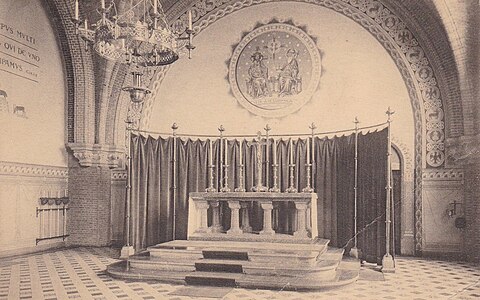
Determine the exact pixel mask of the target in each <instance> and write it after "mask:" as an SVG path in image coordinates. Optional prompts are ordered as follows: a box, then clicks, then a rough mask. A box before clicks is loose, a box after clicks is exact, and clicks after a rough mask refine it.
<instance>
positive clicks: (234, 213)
mask: <svg viewBox="0 0 480 300" xmlns="http://www.w3.org/2000/svg"><path fill="white" fill-rule="evenodd" d="M228 207H229V208H230V229H229V230H228V231H227V233H228V234H241V233H243V231H242V230H241V229H240V207H241V206H240V203H239V202H238V201H228Z"/></svg>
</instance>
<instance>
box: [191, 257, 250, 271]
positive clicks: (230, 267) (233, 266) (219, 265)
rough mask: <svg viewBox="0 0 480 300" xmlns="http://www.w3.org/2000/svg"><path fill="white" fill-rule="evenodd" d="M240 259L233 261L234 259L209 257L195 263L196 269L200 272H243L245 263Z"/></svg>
mask: <svg viewBox="0 0 480 300" xmlns="http://www.w3.org/2000/svg"><path fill="white" fill-rule="evenodd" d="M241 263H242V262H241V261H239V262H237V263H233V262H232V261H230V260H228V261H223V260H213V259H207V260H204V261H199V262H196V263H195V271H199V272H224V273H243V265H242V264H241Z"/></svg>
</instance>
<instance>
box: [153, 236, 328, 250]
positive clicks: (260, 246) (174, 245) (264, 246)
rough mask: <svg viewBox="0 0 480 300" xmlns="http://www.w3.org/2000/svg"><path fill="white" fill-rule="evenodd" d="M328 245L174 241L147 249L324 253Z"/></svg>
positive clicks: (318, 241) (322, 241)
mask: <svg viewBox="0 0 480 300" xmlns="http://www.w3.org/2000/svg"><path fill="white" fill-rule="evenodd" d="M328 243H329V240H326V239H315V240H313V241H312V240H310V242H309V243H289V244H281V243H275V242H258V241H235V240H233V241H228V243H218V241H206V240H175V241H170V242H166V243H162V244H159V245H155V246H151V247H148V249H147V250H148V251H149V252H150V253H152V251H153V252H156V251H179V252H187V251H189V252H197V251H201V250H202V249H205V248H224V249H232V248H235V249H242V250H245V251H246V250H254V251H261V250H277V251H282V250H289V251H324V250H326V247H327V245H328Z"/></svg>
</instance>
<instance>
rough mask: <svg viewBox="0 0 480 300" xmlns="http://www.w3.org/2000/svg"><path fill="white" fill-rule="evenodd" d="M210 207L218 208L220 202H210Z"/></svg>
mask: <svg viewBox="0 0 480 300" xmlns="http://www.w3.org/2000/svg"><path fill="white" fill-rule="evenodd" d="M208 203H209V204H210V206H211V207H214V208H215V207H218V206H219V205H220V202H219V201H218V200H210V201H208Z"/></svg>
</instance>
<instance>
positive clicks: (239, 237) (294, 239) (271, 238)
mask: <svg viewBox="0 0 480 300" xmlns="http://www.w3.org/2000/svg"><path fill="white" fill-rule="evenodd" d="M317 239H320V238H317ZM317 239H312V238H308V237H305V238H301V237H298V236H293V235H289V234H281V233H276V234H272V235H261V234H258V233H242V234H225V233H195V234H193V235H190V236H189V237H188V240H189V241H216V242H218V241H229V242H256V243H258V242H261V243H281V244H305V245H308V244H315V243H316V240H317ZM320 240H322V239H320ZM325 241H328V240H325Z"/></svg>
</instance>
